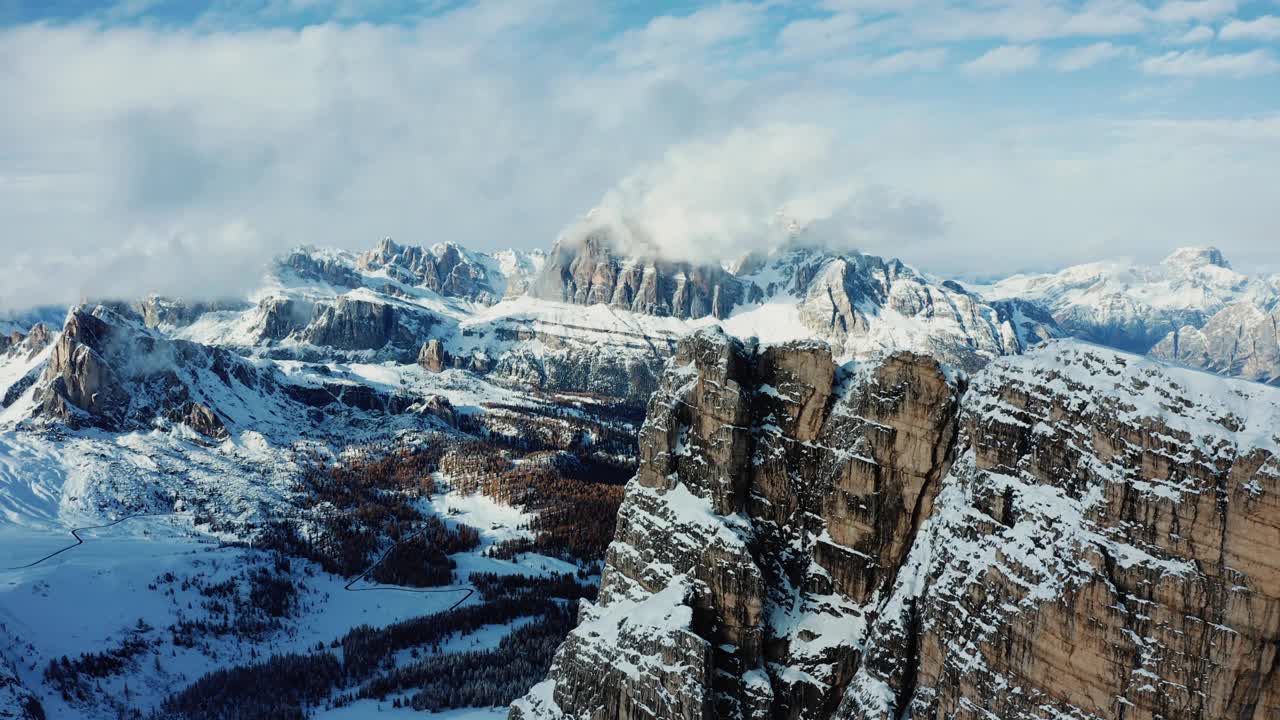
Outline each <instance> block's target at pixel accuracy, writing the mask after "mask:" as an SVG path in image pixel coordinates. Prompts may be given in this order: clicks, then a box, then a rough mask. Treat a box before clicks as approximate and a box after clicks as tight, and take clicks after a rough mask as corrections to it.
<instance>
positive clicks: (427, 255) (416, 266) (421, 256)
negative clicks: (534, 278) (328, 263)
mask: <svg viewBox="0 0 1280 720" xmlns="http://www.w3.org/2000/svg"><path fill="white" fill-rule="evenodd" d="M357 266H358V267H359V268H360V269H361V270H366V271H376V270H382V271H385V272H386V273H387V275H388V276H389V277H391V278H393V279H395V280H398V281H400V282H402V283H404V284H406V285H411V286H417V287H425V288H427V289H429V290H434V291H435V292H437V293H440V294H441V295H447V296H451V297H462V298H467V299H469V300H474V301H476V302H481V303H484V304H486V305H488V304H492V303H495V302H497V301H498V300H499V299H501V298H502V296H503V289H502V278H501V277H496V278H491V277H490V273H489V272H488V271H487V270H486V268H485V264H484V263H483V262H481V261H480V259H479V258H478V257H476V256H473V255H472V254H471V253H470V252H468V251H467V250H465V249H464V248H462V247H461V246H459V245H457V244H455V243H442V244H439V245H436V246H434V247H432V248H430V249H424V248H421V247H418V246H416V245H409V246H405V245H397V244H396V243H394V242H392V240H391V238H387V239H385V240H383V241H382V242H381V243H379V244H378V247H377V248H375V249H373V250H370V251H369V252H367V253H365V254H363V255H361V256H360V257H359V259H358V260H357Z"/></svg>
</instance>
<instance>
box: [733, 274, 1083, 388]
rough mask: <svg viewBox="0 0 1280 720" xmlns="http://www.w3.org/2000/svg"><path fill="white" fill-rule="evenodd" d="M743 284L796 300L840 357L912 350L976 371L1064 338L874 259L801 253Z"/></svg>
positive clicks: (1025, 314)
mask: <svg viewBox="0 0 1280 720" xmlns="http://www.w3.org/2000/svg"><path fill="white" fill-rule="evenodd" d="M756 278H759V279H758V280H757V279H756ZM743 279H744V281H745V282H748V283H749V286H750V288H751V290H750V292H749V297H759V298H761V299H771V298H772V299H776V298H777V297H778V296H784V297H785V296H788V295H789V296H794V297H795V298H796V305H797V315H798V318H799V320H800V322H801V323H803V324H804V326H805V327H806V328H808V329H809V330H810V331H811V333H812V335H813V337H815V338H818V339H821V340H824V341H826V342H828V343H830V344H831V346H832V348H833V349H834V350H835V352H836V353H837V354H838V355H840V356H842V357H853V358H860V359H868V358H872V357H876V356H882V355H884V354H886V353H891V352H893V351H894V350H911V351H914V352H920V353H925V354H929V355H933V356H934V357H937V358H940V359H942V360H943V361H944V362H946V363H948V364H951V365H954V366H956V367H960V368H963V369H965V370H969V371H975V370H978V369H979V368H981V367H982V366H983V365H985V364H986V363H987V362H990V361H991V360H992V359H993V358H996V357H999V356H1001V355H1010V354H1016V353H1020V352H1023V351H1025V350H1026V349H1027V348H1029V347H1031V346H1033V345H1035V344H1037V343H1039V342H1042V341H1044V340H1046V339H1048V338H1052V337H1058V336H1060V335H1061V331H1059V329H1058V327H1057V324H1056V323H1055V322H1054V320H1053V318H1052V317H1051V316H1049V314H1048V313H1047V312H1045V311H1043V310H1041V309H1040V308H1038V307H1036V306H1034V305H1032V304H1031V303H1027V302H1021V301H1003V302H992V303H988V302H986V301H984V300H983V299H982V298H981V297H979V296H978V295H975V294H973V293H970V292H968V291H966V290H965V289H964V288H963V287H961V286H960V285H958V284H956V283H954V282H943V281H937V280H934V279H931V278H929V277H927V276H924V275H922V274H921V273H919V272H917V271H915V270H914V269H912V268H910V267H908V266H906V265H904V264H903V263H901V262H899V261H898V260H893V259H890V260H885V259H883V258H878V257H875V256H872V255H863V254H860V253H848V254H846V255H840V256H833V255H831V254H828V253H823V252H815V251H812V250H799V251H794V252H790V253H784V254H781V255H778V256H776V257H775V258H774V259H773V260H772V261H771V262H769V263H768V264H767V265H765V267H764V268H763V269H762V270H760V271H757V272H756V273H755V274H754V275H750V276H745V277H744V278H743Z"/></svg>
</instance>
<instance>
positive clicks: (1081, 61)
mask: <svg viewBox="0 0 1280 720" xmlns="http://www.w3.org/2000/svg"><path fill="white" fill-rule="evenodd" d="M1128 52H1129V48H1125V47H1119V46H1116V45H1112V44H1111V43H1109V42H1100V43H1094V44H1092V45H1085V46H1083V47H1077V48H1072V49H1070V50H1068V51H1066V52H1065V53H1063V54H1062V55H1061V56H1059V57H1058V59H1057V61H1056V62H1054V67H1056V68H1058V69H1059V70H1064V71H1067V72H1074V71H1076V70H1084V69H1086V68H1091V67H1093V66H1094V65H1097V64H1098V63H1103V62H1106V61H1108V60H1114V59H1115V58H1118V57H1120V56H1122V55H1125V54H1127V53H1128Z"/></svg>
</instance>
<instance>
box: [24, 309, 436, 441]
mask: <svg viewBox="0 0 1280 720" xmlns="http://www.w3.org/2000/svg"><path fill="white" fill-rule="evenodd" d="M31 402H32V403H33V406H32V413H33V414H34V415H36V416H37V417H43V418H47V419H52V420H56V421H59V422H62V423H65V424H67V425H69V426H71V427H89V426H92V427H99V428H103V429H107V430H114V431H121V430H133V429H146V428H150V427H155V426H157V425H160V426H163V425H165V424H166V423H181V424H184V425H186V426H188V427H190V428H191V429H193V430H195V431H196V432H198V433H200V434H202V435H205V436H207V437H209V438H212V439H222V438H225V437H227V435H228V434H229V429H228V428H229V426H231V425H232V424H233V423H235V424H240V425H249V424H252V426H254V427H255V429H259V430H262V431H267V430H269V429H270V423H271V419H272V418H276V419H278V420H279V421H280V422H281V423H282V424H286V425H288V424H295V423H300V422H302V418H303V417H305V416H306V415H307V414H308V413H309V412H317V411H318V409H319V408H331V409H335V410H339V411H342V410H345V409H348V408H349V409H354V410H360V411H368V412H378V413H392V414H394V413H400V412H403V411H405V410H408V409H409V408H410V406H412V405H413V403H414V401H413V399H412V398H409V397H402V396H399V395H389V394H387V393H383V392H379V391H377V390H375V389H374V388H372V387H369V386H367V385H363V384H356V383H350V382H340V381H337V380H335V381H333V382H326V383H324V384H319V385H294V384H291V383H289V382H286V381H285V379H284V378H283V377H281V376H280V375H279V373H277V371H276V370H275V369H274V368H272V367H271V366H258V365H255V364H254V363H252V362H249V361H246V360H244V359H243V358H241V357H239V356H238V355H236V354H234V353H232V352H230V351H228V350H224V349H221V348H213V347H207V346H204V345H199V344H196V343H192V342H187V341H183V340H172V339H169V338H167V337H165V336H164V335H162V334H159V333H157V332H155V331H153V330H149V329H147V328H145V327H143V326H142V325H141V324H140V323H138V322H136V321H135V320H133V319H130V318H128V317H124V316H121V315H119V314H118V313H116V312H115V311H114V310H112V309H110V308H107V307H105V306H101V305H99V306H96V307H88V306H84V307H78V308H75V309H73V310H72V311H71V313H69V314H68V317H67V322H66V325H65V326H64V328H63V331H62V334H61V335H60V336H59V338H58V340H57V342H56V343H55V344H54V347H53V350H52V352H51V353H50V355H49V360H48V362H47V364H46V365H45V367H44V371H43V374H42V375H41V376H40V379H39V381H38V383H37V384H36V387H35V389H34V391H33V395H32V397H31ZM313 409H314V410H313Z"/></svg>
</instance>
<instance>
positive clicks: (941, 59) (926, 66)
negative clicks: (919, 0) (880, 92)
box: [824, 48, 948, 75]
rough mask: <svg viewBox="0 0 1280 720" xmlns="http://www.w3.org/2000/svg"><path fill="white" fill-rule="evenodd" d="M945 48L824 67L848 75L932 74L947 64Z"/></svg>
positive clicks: (849, 61) (838, 61)
mask: <svg viewBox="0 0 1280 720" xmlns="http://www.w3.org/2000/svg"><path fill="white" fill-rule="evenodd" d="M947 55H948V52H947V49H946V48H927V49H921V50H901V51H899V52H896V53H890V54H888V55H883V56H880V57H854V58H845V59H843V60H837V61H834V62H831V63H828V64H827V65H825V66H824V67H825V68H826V69H829V70H833V71H835V72H838V73H846V74H850V75H896V74H898V73H906V72H933V71H937V70H941V69H942V68H943V66H944V65H946V62H947Z"/></svg>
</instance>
